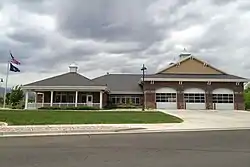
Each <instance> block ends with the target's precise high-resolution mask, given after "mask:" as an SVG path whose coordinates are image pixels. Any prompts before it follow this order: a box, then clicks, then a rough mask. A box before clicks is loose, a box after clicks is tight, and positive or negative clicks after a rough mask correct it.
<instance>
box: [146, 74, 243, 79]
mask: <svg viewBox="0 0 250 167" xmlns="http://www.w3.org/2000/svg"><path fill="white" fill-rule="evenodd" d="M146 78H190V79H191V78H199V79H246V78H242V77H238V76H235V75H229V74H151V75H147V76H146Z"/></svg>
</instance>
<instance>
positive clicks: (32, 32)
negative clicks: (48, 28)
mask: <svg viewBox="0 0 250 167" xmlns="http://www.w3.org/2000/svg"><path fill="white" fill-rule="evenodd" d="M7 36H8V37H9V38H10V39H12V40H14V41H16V42H19V43H20V44H21V45H29V47H31V48H32V49H36V48H43V47H45V44H46V41H45V40H46V39H45V38H44V34H43V33H42V31H39V30H38V29H31V28H28V29H27V28H24V29H22V28H17V29H16V30H15V31H14V32H11V33H9V34H7Z"/></svg>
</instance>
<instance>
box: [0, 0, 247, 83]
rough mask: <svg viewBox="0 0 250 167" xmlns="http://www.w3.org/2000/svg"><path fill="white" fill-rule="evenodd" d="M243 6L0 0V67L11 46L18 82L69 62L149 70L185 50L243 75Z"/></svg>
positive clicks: (195, 1)
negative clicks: (17, 62)
mask: <svg viewBox="0 0 250 167" xmlns="http://www.w3.org/2000/svg"><path fill="white" fill-rule="evenodd" d="M249 6H250V2H248V1H244V3H243V1H240V0H238V1H233V0H228V1H227V0H210V1H209V0H208V1H199V0H176V1H167V0H127V1H124V0H105V1H104V0H92V1H89V0H2V1H0V68H1V71H4V72H5V68H6V67H5V66H6V61H7V58H8V57H9V50H11V51H12V52H13V54H14V55H15V56H16V57H17V58H18V59H19V60H20V61H21V62H22V66H21V67H20V68H21V70H22V74H20V75H15V76H16V77H18V76H20V77H19V78H15V79H13V80H12V81H14V80H15V81H19V82H20V83H23V82H24V81H25V82H27V81H32V78H34V79H35V78H36V79H39V77H38V75H43V74H46V75H49V74H51V75H52V74H56V73H60V72H65V71H67V68H68V65H69V64H70V63H72V62H76V63H77V64H79V66H80V68H79V69H80V72H82V73H83V74H88V75H89V76H96V75H101V74H105V73H106V72H111V73H119V72H124V73H140V72H141V71H140V68H141V66H142V64H143V63H145V64H146V66H147V68H148V71H147V72H148V73H153V72H156V71H157V69H159V68H162V67H163V66H165V65H167V64H168V63H169V62H171V61H173V60H174V58H177V57H178V55H179V53H180V52H181V51H182V49H183V48H184V47H187V48H188V50H189V51H190V52H191V53H193V54H194V55H196V56H198V57H199V58H201V59H204V60H205V61H208V62H209V63H211V64H213V65H214V66H216V67H218V68H222V70H226V71H227V72H232V73H234V74H238V75H241V76H246V77H247V76H248V77H250V75H249V71H250V68H249V66H248V65H247V64H249V61H250V59H249V56H248V53H249V52H250V50H249V47H248V45H249V42H250V36H249V31H248V29H247V28H248V27H249V26H250V23H248V20H249V19H250V15H249V13H248V10H247V9H248V8H249ZM53 21H54V22H55V23H54V22H53ZM53 24H55V25H53ZM192 27H198V28H196V29H192ZM187 30H188V31H187ZM235 62H240V63H238V64H239V65H240V66H241V67H242V69H241V68H239V67H236V66H235ZM241 62H243V63H241ZM4 72H1V73H2V74H3V73H4ZM26 75H29V76H26Z"/></svg>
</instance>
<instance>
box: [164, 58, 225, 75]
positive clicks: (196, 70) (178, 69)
mask: <svg viewBox="0 0 250 167" xmlns="http://www.w3.org/2000/svg"><path fill="white" fill-rule="evenodd" d="M161 73H175V74H222V73H221V72H220V71H217V70H216V69H213V68H211V67H209V66H204V64H203V63H201V62H199V61H197V60H195V59H188V60H186V61H184V62H182V63H180V65H179V66H173V67H171V68H169V69H167V70H165V71H163V72H161Z"/></svg>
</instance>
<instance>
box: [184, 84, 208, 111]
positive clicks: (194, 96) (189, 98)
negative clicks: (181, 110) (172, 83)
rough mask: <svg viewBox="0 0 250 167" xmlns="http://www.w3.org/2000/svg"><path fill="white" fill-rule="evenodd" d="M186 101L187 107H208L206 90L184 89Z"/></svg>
mask: <svg viewBox="0 0 250 167" xmlns="http://www.w3.org/2000/svg"><path fill="white" fill-rule="evenodd" d="M184 102H185V105H186V109H191V110H192V109H197V110H198V109H200V110H201V109H206V103H205V91H204V90H202V89H199V88H189V89H186V90H184Z"/></svg>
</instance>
